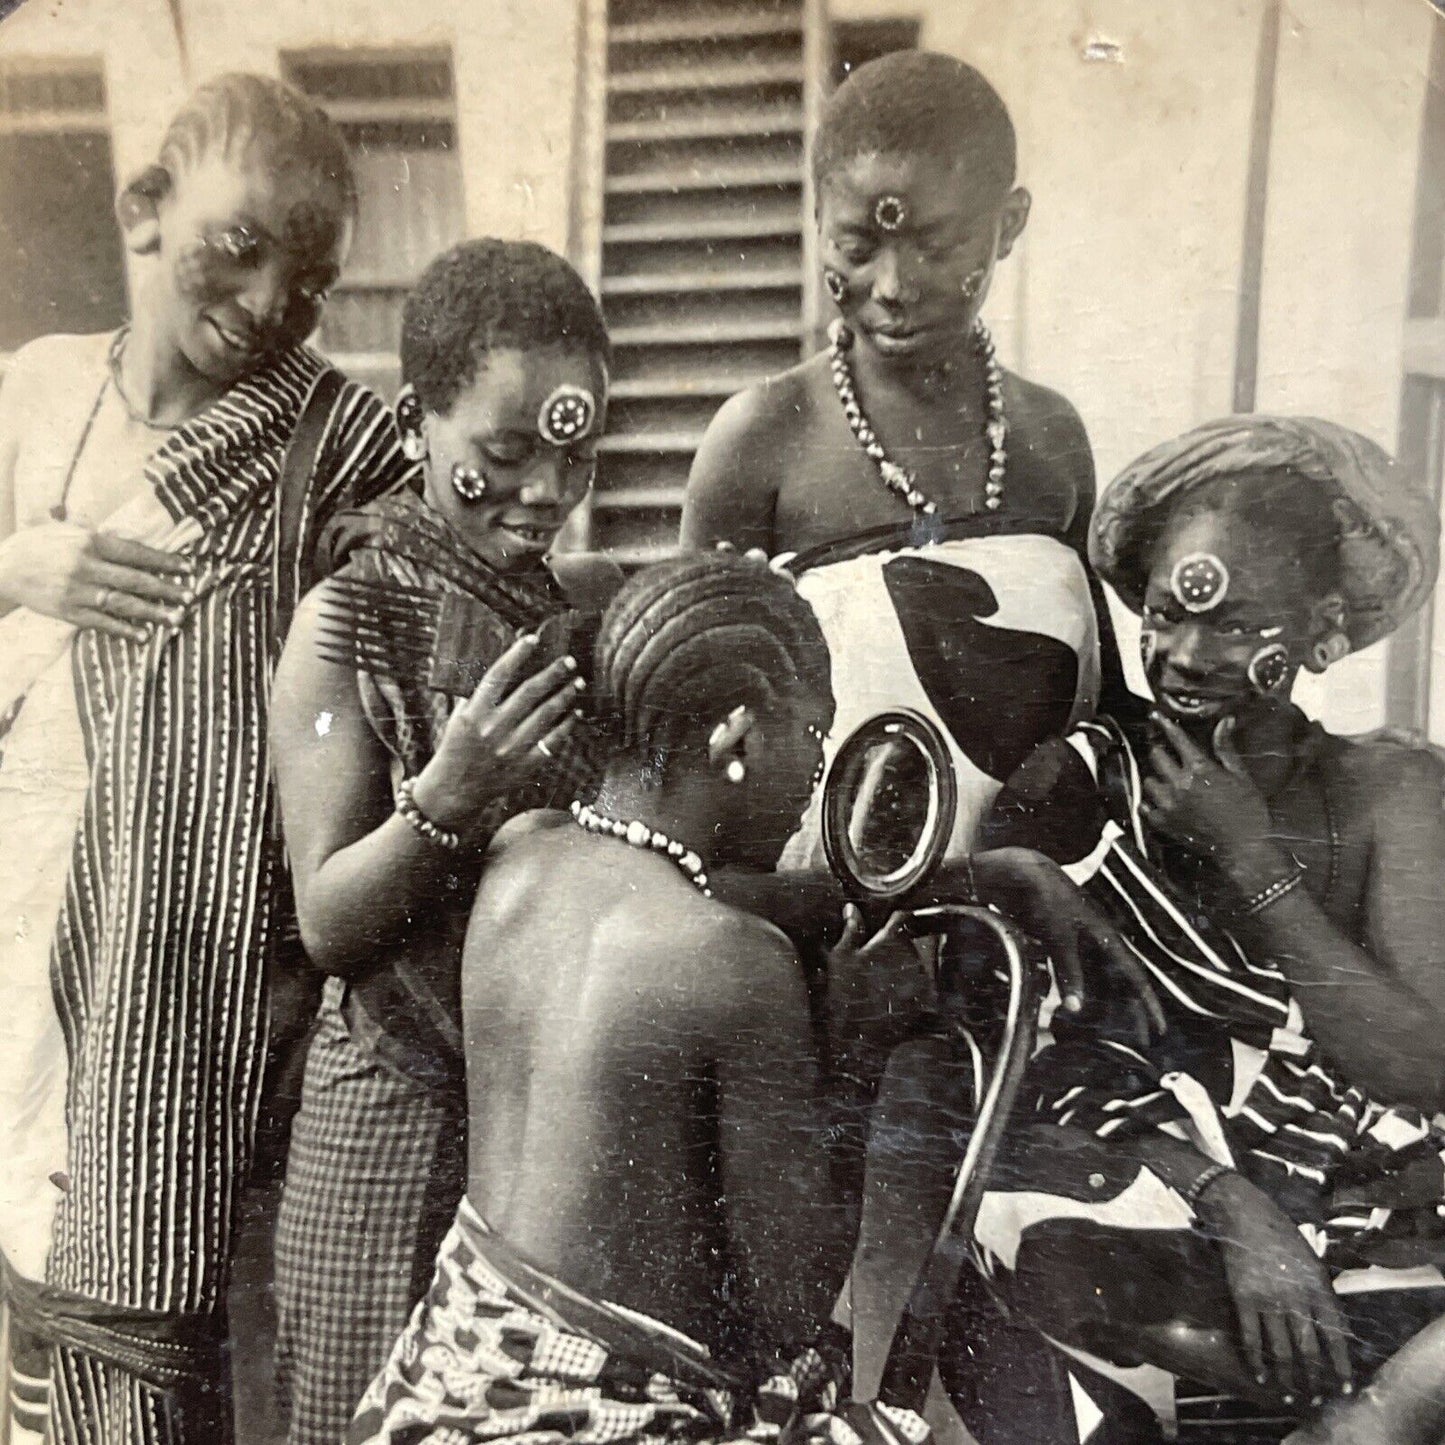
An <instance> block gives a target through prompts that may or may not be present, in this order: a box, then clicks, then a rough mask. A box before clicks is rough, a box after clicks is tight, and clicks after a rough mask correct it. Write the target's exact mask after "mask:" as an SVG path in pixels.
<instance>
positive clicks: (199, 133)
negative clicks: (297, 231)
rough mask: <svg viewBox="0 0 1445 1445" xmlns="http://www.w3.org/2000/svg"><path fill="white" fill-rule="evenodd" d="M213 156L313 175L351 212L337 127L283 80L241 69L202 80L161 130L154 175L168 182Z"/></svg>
mask: <svg viewBox="0 0 1445 1445" xmlns="http://www.w3.org/2000/svg"><path fill="white" fill-rule="evenodd" d="M211 155H247V156H251V157H255V158H258V159H260V161H261V162H262V163H263V164H265V165H266V166H268V167H270V168H273V169H275V170H277V171H282V172H287V173H291V174H295V173H297V172H300V173H301V174H304V175H307V176H311V177H314V178H315V181H316V182H317V183H318V185H319V184H325V183H329V184H331V185H333V186H335V187H336V189H337V191H338V192H339V193H340V195H341V199H342V203H343V205H344V206H345V207H346V209H347V211H348V213H350V214H352V215H354V214H355V212H356V174H355V172H354V170H353V169H352V165H351V154H350V152H349V151H348V150H347V148H346V141H345V140H344V139H343V137H342V134H341V131H340V129H339V128H338V127H337V125H336V123H335V122H334V121H333V120H332V119H331V117H330V116H328V115H327V114H326V112H325V111H324V110H322V109H321V107H320V106H319V105H316V104H315V103H314V102H313V101H311V100H309V99H308V98H307V97H306V96H304V95H303V94H302V93H301V92H300V91H299V90H297V89H295V88H294V87H293V86H290V85H287V84H285V83H284V82H283V81H280V80H275V79H273V78H271V77H270V76H266V75H250V74H247V73H245V72H239V71H238V72H235V73H232V74H229V75H218V76H217V77H216V78H215V79H214V80H209V81H207V82H206V83H205V84H204V85H202V86H201V87H200V88H199V89H197V90H196V91H195V92H194V93H193V94H192V95H191V97H190V99H189V100H187V101H186V103H185V104H184V105H183V106H182V107H181V109H180V110H179V111H178V112H177V114H176V116H175V117H174V119H173V120H172V121H171V123H170V125H169V126H168V127H167V128H166V133H165V136H164V138H163V139H162V141H161V149H160V156H159V166H160V169H161V170H162V171H163V172H164V173H165V175H164V177H161V178H159V179H160V180H161V182H162V184H170V183H173V182H175V181H176V180H177V179H179V178H180V177H181V176H182V175H184V174H185V172H186V171H187V170H189V169H190V168H191V167H192V166H194V165H195V164H196V163H197V162H199V161H201V160H204V159H205V158H206V157H208V156H211ZM153 173H154V168H152V172H151V174H153ZM139 183H140V184H142V185H144V184H145V177H142V180H141V182H139Z"/></svg>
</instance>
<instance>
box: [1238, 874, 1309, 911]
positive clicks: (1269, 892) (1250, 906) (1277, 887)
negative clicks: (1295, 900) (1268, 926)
mask: <svg viewBox="0 0 1445 1445" xmlns="http://www.w3.org/2000/svg"><path fill="white" fill-rule="evenodd" d="M1304 876H1305V870H1304V869H1303V868H1296V869H1295V870H1294V872H1292V873H1287V874H1286V875H1285V876H1284V877H1283V878H1276V879H1275V880H1274V882H1273V883H1271V884H1270V885H1269V887H1268V888H1261V889H1260V890H1259V892H1258V893H1256V894H1255V895H1254V896H1253V897H1252V898H1246V899H1245V900H1244V910H1243V911H1244V916H1245V917H1246V918H1253V917H1254V916H1255V915H1256V914H1257V913H1263V912H1264V910H1265V909H1266V908H1268V907H1269V906H1270V905H1271V904H1273V903H1278V902H1279V900H1280V899H1281V898H1283V897H1284V895H1285V894H1286V893H1289V892H1291V891H1292V890H1293V889H1295V888H1298V887H1299V886H1300V884H1301V883H1303V882H1304Z"/></svg>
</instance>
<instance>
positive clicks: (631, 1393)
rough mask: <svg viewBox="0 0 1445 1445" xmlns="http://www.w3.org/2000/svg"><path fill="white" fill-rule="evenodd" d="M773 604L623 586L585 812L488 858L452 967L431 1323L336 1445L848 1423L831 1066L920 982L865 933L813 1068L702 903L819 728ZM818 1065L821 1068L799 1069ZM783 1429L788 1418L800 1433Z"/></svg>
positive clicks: (511, 839)
mask: <svg viewBox="0 0 1445 1445" xmlns="http://www.w3.org/2000/svg"><path fill="white" fill-rule="evenodd" d="M828 672H829V660H828V651H827V646H826V644H825V643H824V641H823V637H822V634H821V632H820V630H819V628H818V625H817V623H816V621H815V619H814V617H813V614H812V611H811V609H810V608H809V607H808V605H807V604H806V603H805V602H804V601H803V600H802V599H801V598H800V597H799V596H798V595H797V593H796V592H795V591H794V590H793V587H792V584H791V582H790V580H789V579H787V578H785V577H782V576H780V575H778V574H777V573H775V572H773V571H772V570H770V569H769V568H768V567H767V565H766V564H765V563H763V562H760V561H758V560H755V559H753V558H749V557H742V556H738V555H735V554H728V553H711V554H699V555H693V556H689V557H684V558H681V559H679V560H676V561H673V562H669V563H665V564H663V565H661V566H659V567H656V568H653V569H650V570H648V571H645V572H642V573H639V574H638V575H637V576H635V577H634V578H632V580H631V581H630V582H629V583H628V584H627V585H626V586H625V587H624V588H623V589H622V591H621V592H620V593H619V594H618V596H617V597H616V599H615V600H614V601H613V603H612V605H611V607H610V608H609V610H608V612H607V613H606V615H605V617H604V619H603V624H602V630H601V634H600V636H599V640H598V644H597V648H596V659H595V674H594V677H595V691H596V694H597V697H596V708H597V713H598V717H599V725H600V727H601V729H602V730H603V732H604V734H605V737H606V739H607V742H608V743H609V745H610V748H611V752H610V758H609V761H608V763H607V766H606V769H605V773H604V776H603V778H602V782H601V785H600V788H599V790H598V792H597V795H596V798H595V800H594V801H593V802H591V803H590V804H589V803H585V802H583V801H582V800H581V799H578V800H577V801H576V802H575V803H574V805H573V807H572V810H571V816H569V815H568V814H567V813H565V812H537V813H532V814H528V815H525V816H523V817H520V818H516V819H514V820H512V821H511V822H510V823H508V824H507V825H506V826H504V827H503V828H502V829H501V830H500V831H499V832H498V833H497V835H496V837H495V839H494V841H493V844H492V847H491V850H490V852H489V854H488V857H487V863H486V869H485V871H484V873H483V875H482V882H481V888H480V890H479V892H478V894H477V898H476V902H475V905H474V907H473V910H472V916H471V923H470V927H469V930H468V934H467V940H466V947H465V951H464V955H463V962H462V1003H463V1018H464V1025H465V1033H466V1055H467V1086H468V1101H469V1135H468V1139H469V1146H468V1147H469V1156H470V1157H469V1166H468V1190H467V1197H466V1199H465V1200H464V1201H463V1203H462V1205H461V1207H460V1209H459V1210H458V1213H457V1218H456V1222H455V1224H454V1226H453V1229H452V1232H451V1234H450V1235H449V1237H448V1239H447V1241H446V1243H445V1244H444V1245H443V1247H442V1251H441V1254H440V1256H439V1259H438V1264H437V1273H436V1277H435V1280H434V1283H433V1286H432V1289H431V1291H430V1292H429V1294H428V1296H427V1298H426V1299H425V1300H424V1301H423V1303H422V1304H420V1305H419V1306H418V1307H417V1311H416V1313H415V1315H414V1316H413V1318H412V1321H411V1324H410V1325H409V1326H408V1328H407V1330H406V1332H405V1334H404V1335H403V1336H402V1338H401V1340H400V1341H399V1342H398V1344H397V1346H396V1348H395V1350H394V1351H393V1353H392V1357H391V1360H390V1362H389V1363H388V1364H387V1366H386V1368H385V1370H383V1372H382V1373H381V1374H380V1375H379V1376H378V1377H377V1379H376V1380H375V1382H374V1383H373V1385H372V1387H371V1389H370V1390H369V1391H368V1392H367V1395H366V1397H365V1399H364V1401H363V1403H362V1406H361V1409H360V1411H359V1412H358V1414H357V1417H356V1419H355V1421H354V1422H353V1424H352V1429H351V1434H350V1437H349V1438H350V1440H351V1441H353V1442H363V1441H376V1442H382V1441H400V1440H410V1439H416V1438H419V1437H420V1436H422V1435H426V1436H427V1438H433V1437H435V1438H440V1436H441V1435H443V1434H445V1436H446V1438H447V1439H448V1440H454V1441H458V1442H461V1441H468V1440H482V1439H488V1440H490V1439H494V1438H498V1437H505V1436H509V1435H515V1434H523V1433H526V1434H529V1435H530V1433H531V1432H546V1433H548V1434H549V1435H550V1434H552V1433H553V1432H563V1431H565V1433H567V1434H568V1435H578V1436H581V1437H582V1438H588V1439H611V1440H627V1439H637V1438H642V1437H646V1438H649V1439H655V1438H658V1437H665V1438H677V1439H691V1440H697V1439H704V1438H729V1437H730V1436H731V1435H734V1434H736V1435H738V1436H741V1435H742V1433H743V1432H744V1431H747V1430H750V1429H752V1430H756V1428H757V1427H758V1426H759V1425H766V1424H767V1423H768V1422H771V1423H772V1424H773V1425H774V1426H776V1425H782V1426H783V1427H784V1430H785V1433H786V1431H787V1428H788V1425H789V1423H790V1422H792V1423H795V1424H796V1426H797V1429H798V1431H799V1432H801V1433H804V1434H812V1433H815V1432H821V1431H822V1430H823V1428H824V1426H825V1423H826V1422H827V1421H828V1419H829V1417H830V1415H831V1413H832V1412H834V1411H835V1410H840V1409H843V1408H848V1409H850V1410H851V1411H852V1412H853V1413H852V1415H851V1418H852V1420H853V1423H854V1425H855V1426H857V1427H858V1428H860V1430H861V1431H862V1432H863V1433H864V1434H865V1435H866V1436H868V1437H869V1438H877V1436H876V1433H875V1430H874V1427H875V1426H876V1425H877V1424H878V1422H879V1419H880V1415H879V1414H878V1413H877V1412H878V1411H883V1417H884V1418H886V1420H887V1421H888V1423H889V1424H891V1427H892V1430H893V1431H894V1432H901V1433H902V1434H903V1436H904V1438H905V1439H911V1440H914V1441H918V1440H920V1439H921V1438H922V1436H923V1428H922V1425H921V1422H920V1421H919V1420H918V1419H917V1417H916V1416H913V1415H912V1414H910V1413H908V1412H905V1411H892V1410H887V1409H885V1407H878V1406H873V1407H868V1408H864V1407H845V1406H843V1405H842V1404H841V1401H842V1400H844V1399H846V1391H843V1390H841V1389H840V1387H841V1386H842V1385H843V1384H844V1377H845V1374H846V1370H845V1368H844V1365H843V1360H844V1359H845V1353H844V1352H843V1351H840V1349H839V1348H838V1345H839V1343H840V1342H839V1341H836V1340H835V1341H829V1340H828V1339H826V1338H825V1334H826V1331H825V1332H824V1334H820V1326H822V1325H823V1323H824V1321H825V1320H826V1319H827V1316H828V1312H829V1310H830V1308H831V1306H832V1304H833V1302H834V1300H835V1298H836V1297H837V1294H838V1291H839V1288H840V1286H841V1284H842V1282H843V1279H844V1276H845V1274H846V1271H847V1267H848V1262H849V1255H850V1251H851V1246H852V1241H853V1237H854V1232H855V1225H854V1222H853V1211H852V1210H850V1209H849V1208H848V1207H847V1201H846V1199H845V1198H844V1197H843V1196H842V1194H841V1192H840V1191H838V1190H837V1189H836V1187H835V1186H834V1184H833V1183H832V1181H831V1179H830V1174H829V1169H828V1164H829V1156H830V1151H831V1149H832V1147H833V1146H832V1140H833V1137H834V1136H833V1134H832V1132H831V1131H830V1130H829V1128H828V1127H827V1120H826V1118H825V1114H824V1111H823V1108H822V1107H821V1105H822V1102H823V1099H822V1095H821V1093H820V1088H819V1082H820V1078H821V1077H822V1076H823V1074H824V1072H825V1069H826V1067H827V1066H828V1065H829V1064H832V1065H834V1066H837V1065H839V1064H842V1065H843V1067H846V1068H848V1069H850V1070H852V1071H854V1072H859V1073H864V1074H867V1073H870V1072H872V1073H874V1074H876V1072H877V1070H878V1068H879V1065H880V1063H881V1058H882V1047H886V1043H887V1040H882V1039H879V1038H877V1037H873V1036H871V1035H870V1033H869V1032H868V1031H867V1028H866V1027H865V1025H864V1023H863V1022H862V1021H863V1020H868V1019H878V1018H883V1017H886V1016H887V1015H888V1012H889V1009H888V1003H890V1002H891V1004H892V1006H893V1014H894V1017H895V1018H899V1017H907V1016H909V1014H910V1012H911V1010H912V1008H913V1006H914V1003H915V1000H916V997H917V995H918V994H919V993H920V991H921V989H920V985H921V976H920V974H919V971H918V969H917V967H916V964H915V963H914V962H913V955H912V953H911V951H909V950H893V949H890V948H889V947H888V946H887V945H888V939H887V938H886V937H884V936H883V935H880V936H878V937H877V938H875V939H874V940H872V941H870V942H869V943H867V944H865V945H864V946H863V947H862V948H861V949H860V948H859V947H858V939H857V934H858V929H857V926H856V924H855V925H854V926H853V927H852V928H850V929H849V930H848V931H847V934H846V937H845V941H844V942H842V943H840V944H839V945H838V947H837V948H836V949H835V950H834V955H833V956H832V959H831V962H832V963H833V964H835V965H837V966H838V967H839V968H843V967H845V966H846V965H848V964H849V963H850V962H851V961H856V959H857V958H858V957H859V956H860V955H867V958H866V962H867V964H868V965H869V966H868V967H867V968H865V969H860V970H858V972H859V974H860V975H861V976H862V977H864V978H866V979H867V982H868V988H867V989H860V990H859V991H858V992H856V993H853V992H851V991H850V992H849V993H848V994H847V995H840V996H833V997H830V998H829V1000H828V1005H829V1006H828V1009H827V1013H828V1015H829V1018H828V1021H827V1028H826V1030H825V1032H826V1035H827V1037H828V1038H830V1039H832V1040H834V1041H835V1042H834V1043H833V1044H830V1045H829V1046H828V1047H827V1049H823V1048H821V1047H820V1044H819V1035H818V1033H816V1032H815V1030H814V1027H813V1023H812V1020H811V1017H810V1010H809V1000H808V997H807V992H806V990H805V985H804V977H803V973H802V970H801V968H800V967H799V963H798V959H797V957H796V955H795V954H794V951H793V948H792V946H791V944H790V943H789V942H788V941H787V939H786V938H785V937H784V936H783V935H782V934H781V933H780V932H778V931H777V930H776V929H775V928H773V927H772V926H771V925H770V924H768V923H765V922H763V921H762V920H761V919H760V918H758V917H756V916H755V915H752V914H749V913H745V912H742V911H740V910H738V909H735V908H733V907H730V906H728V905H726V904H724V903H722V902H721V901H719V899H717V898H715V897H714V896H713V894H712V889H711V883H710V877H709V875H710V874H711V873H712V872H713V870H715V869H720V868H726V867H752V868H768V867H771V866H772V865H773V864H774V863H775V862H776V860H777V858H778V855H779V854H780V852H781V850H782V847H783V844H784V842H785V840H786V839H787V837H788V836H789V834H790V833H791V832H792V831H793V829H794V828H795V827H796V826H797V821H798V817H799V814H800V813H801V811H802V809H803V808H804V806H805V805H806V803H807V800H808V797H809V795H810V793H811V790H812V787H813V784H814V781H815V779H816V775H817V771H818V768H819V766H820V764H821V761H822V756H823V750H822V745H823V737H824V736H825V734H826V732H827V730H828V728H829V727H830V726H831V723H832V717H833V702H832V696H831V693H830V691H829V686H828ZM824 1052H829V1053H833V1054H834V1055H836V1057H833V1058H831V1059H828V1058H824V1057H821V1055H822V1054H823V1053H824ZM805 1417H810V1418H808V1419H807V1420H806V1424H805Z"/></svg>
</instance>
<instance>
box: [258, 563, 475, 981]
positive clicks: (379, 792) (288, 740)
mask: <svg viewBox="0 0 1445 1445" xmlns="http://www.w3.org/2000/svg"><path fill="white" fill-rule="evenodd" d="M321 593H322V589H320V588H318V589H317V591H316V592H313V593H311V594H310V595H309V596H307V597H306V598H305V599H304V600H303V601H302V603H301V605H300V607H299V608H298V609H297V612H296V617H295V620H294V622H293V623H292V626H291V633H290V637H289V639H288V641H287V644H286V650H285V652H284V653H283V654H282V657H281V662H280V664H279V666H278V667H277V670H276V681H275V686H274V688H273V691H272V700H271V724H270V738H271V751H272V759H273V762H274V766H275V770H276V781H277V788H278V793H279V796H280V806H281V817H282V821H283V826H284V829H285V834H286V847H287V852H288V853H289V855H290V859H291V869H292V873H293V875H294V879H295V887H296V908H297V914H298V917H299V920H300V924H301V938H302V942H303V943H304V944H305V946H306V952H307V954H308V955H309V957H310V958H311V961H312V962H313V963H314V964H315V965H316V966H317V967H318V968H320V969H322V970H323V971H325V972H327V973H335V974H341V975H346V974H348V973H350V972H353V971H355V970H356V969H357V968H359V967H360V966H362V965H364V964H366V963H368V962H370V961H372V960H374V959H375V958H376V956H377V951H378V950H379V949H383V948H385V947H386V945H388V944H390V943H395V942H397V941H398V940H399V939H400V937H401V936H402V934H403V933H404V931H405V929H406V927H407V925H408V924H409V923H410V921H411V919H412V916H413V914H414V913H415V912H429V911H431V910H432V909H434V908H435V907H436V906H437V903H438V901H439V900H440V897H441V896H442V895H444V894H446V893H447V892H449V891H455V890H456V889H457V888H458V887H459V886H460V883H461V878H460V876H459V875H460V874H461V873H468V874H471V875H472V876H473V877H474V876H475V871H476V864H475V860H473V859H462V858H459V857H457V856H456V855H454V854H451V853H448V852H446V851H444V850H443V849H441V848H438V847H435V846H433V845H432V844H430V843H428V842H427V841H426V840H425V839H423V838H422V837H421V836H420V835H419V834H418V833H417V832H416V831H415V830H414V829H413V828H411V827H410V826H409V825H408V824H407V823H406V821H405V820H404V819H402V818H400V817H398V816H397V814H396V812H395V810H394V805H393V801H392V789H391V775H390V763H389V757H388V754H387V752H386V749H385V748H384V747H383V746H382V744H381V740H380V739H379V738H378V737H377V736H376V733H375V732H374V731H373V730H372V728H371V725H370V724H369V723H368V722H367V719H366V715H365V713H364V712H363V711H362V706H361V697H360V694H359V693H358V691H357V686H356V674H355V672H354V671H352V670H351V669H349V668H344V667H337V666H335V665H334V664H332V663H329V662H323V661H322V660H321V658H320V656H319V655H318V653H317V646H316V642H317V607H318V601H319V599H320V596H321Z"/></svg>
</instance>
